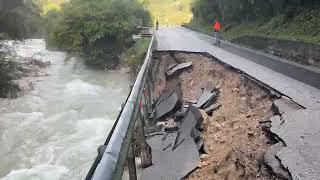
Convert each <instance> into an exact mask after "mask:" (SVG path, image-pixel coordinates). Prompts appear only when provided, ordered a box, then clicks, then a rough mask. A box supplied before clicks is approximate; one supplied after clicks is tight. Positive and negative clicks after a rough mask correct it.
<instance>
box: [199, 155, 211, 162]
mask: <svg viewBox="0 0 320 180" xmlns="http://www.w3.org/2000/svg"><path fill="white" fill-rule="evenodd" d="M210 157H211V156H210V155H208V154H201V155H200V160H201V161H206V160H208V159H210Z"/></svg>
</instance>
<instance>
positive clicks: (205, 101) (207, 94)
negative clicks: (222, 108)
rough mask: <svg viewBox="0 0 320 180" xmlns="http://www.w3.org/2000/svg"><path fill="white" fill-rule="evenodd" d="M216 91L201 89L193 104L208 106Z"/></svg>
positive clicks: (200, 106) (202, 106) (198, 106)
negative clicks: (196, 100)
mask: <svg viewBox="0 0 320 180" xmlns="http://www.w3.org/2000/svg"><path fill="white" fill-rule="evenodd" d="M216 96H217V93H216V92H215V91H213V92H212V91H209V90H208V89H203V92H202V95H201V96H200V98H199V100H198V102H197V103H196V104H194V106H195V107H197V108H200V109H202V108H204V109H205V108H208V107H210V106H211V105H212V104H213V101H214V100H215V98H216Z"/></svg>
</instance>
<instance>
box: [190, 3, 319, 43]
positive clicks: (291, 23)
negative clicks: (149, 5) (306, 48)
mask: <svg viewBox="0 0 320 180" xmlns="http://www.w3.org/2000/svg"><path fill="white" fill-rule="evenodd" d="M188 26H190V27H192V28H195V29H197V30H199V31H201V32H203V33H211V32H212V30H211V25H209V24H207V23H204V22H202V21H201V20H200V21H198V20H192V21H191V22H190V23H189V24H188ZM245 35H247V36H259V37H270V38H277V39H285V40H293V41H302V42H308V43H315V44H320V11H319V10H317V9H314V10H303V11H301V12H300V13H298V14H297V15H296V16H294V17H293V18H291V19H286V18H285V17H284V15H279V16H276V17H273V18H272V19H271V20H269V21H268V22H254V23H242V24H238V25H234V26H229V27H228V26H227V28H224V29H223V31H222V36H223V37H224V38H225V39H227V40H233V39H236V38H238V37H241V36H245Z"/></svg>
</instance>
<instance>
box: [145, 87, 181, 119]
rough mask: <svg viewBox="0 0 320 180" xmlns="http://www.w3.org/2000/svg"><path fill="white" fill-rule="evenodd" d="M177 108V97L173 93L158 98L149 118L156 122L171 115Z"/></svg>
mask: <svg viewBox="0 0 320 180" xmlns="http://www.w3.org/2000/svg"><path fill="white" fill-rule="evenodd" d="M177 106H179V97H178V95H177V93H175V92H174V91H173V92H172V93H171V94H169V96H168V95H164V97H160V99H159V100H158V102H157V104H156V107H155V108H154V110H153V111H152V113H151V117H150V118H153V119H154V120H155V121H157V120H158V119H159V118H162V117H164V116H165V115H167V114H169V113H171V112H172V111H173V110H174V109H175V108H177Z"/></svg>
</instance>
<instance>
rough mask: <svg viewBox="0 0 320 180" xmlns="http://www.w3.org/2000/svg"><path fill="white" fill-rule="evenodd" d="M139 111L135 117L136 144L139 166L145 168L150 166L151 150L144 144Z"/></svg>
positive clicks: (142, 125)
mask: <svg viewBox="0 0 320 180" xmlns="http://www.w3.org/2000/svg"><path fill="white" fill-rule="evenodd" d="M142 118H143V117H142V115H141V111H140V109H139V112H138V116H137V138H136V139H137V142H138V143H139V145H140V157H141V166H142V167H144V168H146V167H149V166H151V165H152V159H151V148H150V147H149V145H148V144H147V142H146V137H145V133H144V121H143V119H142Z"/></svg>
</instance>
